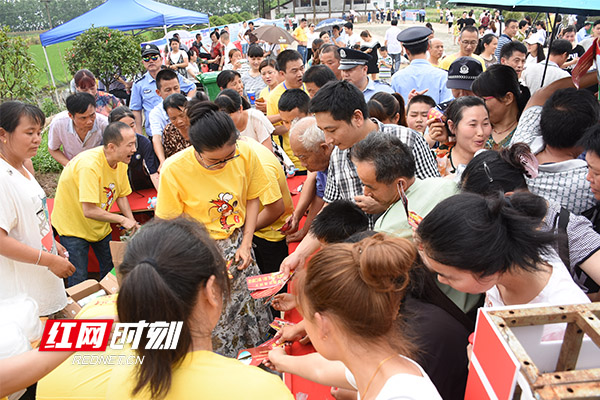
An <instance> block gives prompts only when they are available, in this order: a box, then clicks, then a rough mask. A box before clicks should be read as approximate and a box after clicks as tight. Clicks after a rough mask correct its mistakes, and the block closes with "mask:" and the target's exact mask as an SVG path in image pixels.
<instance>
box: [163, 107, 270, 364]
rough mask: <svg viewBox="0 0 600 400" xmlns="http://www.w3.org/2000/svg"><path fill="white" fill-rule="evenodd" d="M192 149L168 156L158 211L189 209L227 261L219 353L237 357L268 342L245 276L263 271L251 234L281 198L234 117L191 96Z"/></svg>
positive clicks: (216, 340) (261, 311) (263, 312)
mask: <svg viewBox="0 0 600 400" xmlns="http://www.w3.org/2000/svg"><path fill="white" fill-rule="evenodd" d="M186 112H187V114H188V117H189V119H190V123H191V126H190V129H189V138H190V142H191V143H192V147H189V148H187V149H185V150H182V151H180V152H179V153H177V154H175V155H173V156H172V157H169V158H168V159H167V160H166V161H165V163H164V165H163V168H162V170H161V174H160V185H159V190H158V201H157V205H156V216H157V217H159V218H162V219H172V218H176V217H178V216H180V215H181V214H187V215H189V216H190V217H192V218H194V219H196V220H197V221H200V222H202V223H203V224H204V226H205V227H206V229H207V230H208V233H209V234H210V236H211V237H212V238H213V239H215V240H217V244H218V246H219V247H220V248H221V251H222V253H223V256H224V257H225V259H226V260H228V261H230V263H229V272H230V274H231V284H232V299H231V301H230V302H229V303H228V304H227V307H226V308H225V310H224V312H223V316H222V318H221V321H220V322H219V324H218V326H217V328H216V329H215V331H214V333H213V344H214V349H215V351H216V352H217V353H219V354H222V355H226V356H230V357H235V356H236V355H237V353H238V351H239V350H241V349H243V348H249V347H255V346H256V345H258V344H260V343H261V342H262V341H263V340H264V335H265V334H266V333H267V330H268V326H269V323H270V322H271V314H270V312H269V309H268V307H267V306H266V305H265V304H263V302H262V301H260V300H254V299H252V298H251V297H250V292H249V291H248V288H247V286H246V278H247V277H249V276H252V275H259V274H260V270H259V269H258V266H257V265H256V261H255V257H254V254H253V251H252V236H253V234H254V231H255V228H256V222H257V216H258V212H259V207H260V201H259V196H262V198H263V199H264V200H265V204H271V203H274V202H275V201H277V200H278V199H279V197H280V196H281V194H280V193H279V194H278V187H277V186H276V185H274V184H273V183H272V182H271V181H270V180H269V179H267V175H266V173H265V170H264V169H263V167H262V165H261V163H260V160H259V158H258V156H257V155H256V153H255V151H254V150H253V149H252V148H251V147H250V145H248V144H247V143H245V142H242V141H238V140H237V139H238V136H239V133H238V131H237V129H236V128H235V125H234V123H233V121H232V120H231V118H230V117H229V115H227V114H226V113H224V112H222V111H219V110H218V107H217V106H216V105H215V104H214V103H212V102H207V101H195V100H192V101H190V103H189V104H188V106H187V109H186Z"/></svg>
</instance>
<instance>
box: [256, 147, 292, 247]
mask: <svg viewBox="0 0 600 400" xmlns="http://www.w3.org/2000/svg"><path fill="white" fill-rule="evenodd" d="M244 139H245V141H246V142H248V144H250V146H251V147H252V148H253V149H254V150H255V151H256V154H258V158H260V161H261V163H262V165H263V167H264V168H265V172H266V173H267V177H268V178H269V179H270V180H271V181H273V182H274V184H275V185H276V186H277V191H278V192H279V193H280V194H279V198H283V204H284V206H285V211H284V212H283V214H282V215H281V216H280V217H279V218H278V219H277V221H275V222H273V223H272V224H271V225H269V226H266V227H264V228H262V229H261V230H258V231H256V232H255V233H254V234H255V235H256V236H258V237H259V238H263V239H265V240H268V241H270V242H279V241H281V240H284V239H285V235H283V234H282V233H281V232H279V231H278V229H280V228H281V227H282V226H283V224H285V221H286V220H287V219H288V217H289V216H290V215H292V213H293V212H294V203H293V202H292V195H291V194H290V189H289V188H288V185H287V179H286V176H285V172H284V171H283V168H282V167H281V164H280V163H279V160H278V159H277V157H275V155H274V154H273V153H272V152H271V151H270V150H269V149H267V148H266V147H265V146H263V145H262V144H260V143H258V142H257V141H256V140H254V139H252V138H244ZM260 203H261V204H260V210H261V211H262V210H263V208H264V207H263V204H269V203H266V202H264V201H263V196H262V195H261V196H260Z"/></svg>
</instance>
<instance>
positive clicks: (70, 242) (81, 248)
mask: <svg viewBox="0 0 600 400" xmlns="http://www.w3.org/2000/svg"><path fill="white" fill-rule="evenodd" d="M109 243H110V234H108V235H107V236H106V237H105V238H104V239H102V240H100V241H99V242H88V241H87V240H85V239H81V238H78V237H74V236H60V244H62V245H63V246H65V248H66V249H67V251H68V252H69V261H71V264H73V265H74V266H75V273H74V274H73V275H71V276H70V277H69V278H68V284H69V287H71V286H73V285H76V284H78V283H81V282H83V281H85V280H86V279H87V276H88V253H89V251H90V246H92V249H94V254H96V258H97V259H98V263H99V264H100V279H102V278H104V276H106V274H108V273H109V272H110V271H111V270H112V269H113V267H114V266H113V262H112V255H111V254H110V244H109Z"/></svg>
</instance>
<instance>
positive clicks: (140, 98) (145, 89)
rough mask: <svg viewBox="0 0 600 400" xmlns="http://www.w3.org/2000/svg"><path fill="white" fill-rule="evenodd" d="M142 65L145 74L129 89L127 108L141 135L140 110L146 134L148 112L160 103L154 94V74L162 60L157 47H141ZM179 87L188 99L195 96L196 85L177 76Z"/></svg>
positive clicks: (148, 45) (148, 127)
mask: <svg viewBox="0 0 600 400" xmlns="http://www.w3.org/2000/svg"><path fill="white" fill-rule="evenodd" d="M142 64H143V65H144V68H146V73H145V74H144V75H143V76H142V77H141V78H140V79H138V80H137V81H135V83H134V84H133V86H132V88H131V101H130V103H129V108H130V109H131V111H133V114H134V115H135V125H136V132H137V133H142V110H143V111H144V120H145V127H146V132H147V133H148V132H150V121H149V120H148V115H149V114H150V111H151V110H152V109H153V108H154V107H155V106H156V105H157V104H158V103H160V102H161V101H162V99H161V97H160V96H159V95H158V94H156V80H155V78H156V74H158V71H160V70H161V66H162V58H161V56H160V51H159V50H158V47H156V45H154V44H145V45H143V47H142ZM178 79H179V87H180V88H181V91H182V92H184V93H186V95H187V96H188V97H193V96H194V95H195V94H196V85H195V84H194V83H192V82H190V81H188V80H187V79H185V78H183V77H182V76H181V75H178Z"/></svg>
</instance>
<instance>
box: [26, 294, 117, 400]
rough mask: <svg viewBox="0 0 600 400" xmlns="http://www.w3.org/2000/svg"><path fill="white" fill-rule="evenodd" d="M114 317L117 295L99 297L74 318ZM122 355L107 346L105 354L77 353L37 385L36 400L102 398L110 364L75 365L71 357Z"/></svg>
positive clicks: (110, 367) (88, 399)
mask: <svg viewBox="0 0 600 400" xmlns="http://www.w3.org/2000/svg"><path fill="white" fill-rule="evenodd" d="M112 315H117V295H116V294H113V295H110V296H103V297H99V298H97V299H95V300H93V301H92V302H90V303H89V304H87V305H86V306H85V307H83V309H82V310H81V311H80V312H79V313H78V314H77V316H75V319H94V318H99V317H108V316H112ZM122 354H126V351H124V350H112V349H110V346H109V347H107V348H106V351H105V352H97V351H96V352H78V353H75V354H74V355H72V356H71V357H69V358H68V359H67V360H66V361H65V362H63V363H62V364H60V365H59V366H58V367H57V368H55V369H54V370H53V371H52V372H50V373H49V374H48V375H46V376H45V377H43V378H42V379H41V380H40V381H39V382H38V385H37V397H36V399H37V400H58V399H69V400H71V399H82V400H83V399H85V400H91V399H94V400H95V399H104V398H106V389H107V387H108V382H109V380H110V375H111V373H112V370H113V368H114V366H113V365H102V364H99V365H78V364H77V363H76V362H75V364H73V362H74V361H73V357H75V356H87V355H90V356H93V355H103V356H111V355H114V356H117V355H122Z"/></svg>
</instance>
